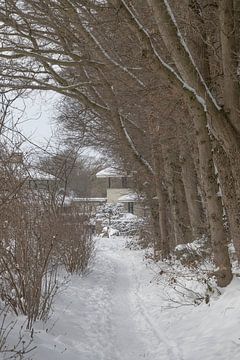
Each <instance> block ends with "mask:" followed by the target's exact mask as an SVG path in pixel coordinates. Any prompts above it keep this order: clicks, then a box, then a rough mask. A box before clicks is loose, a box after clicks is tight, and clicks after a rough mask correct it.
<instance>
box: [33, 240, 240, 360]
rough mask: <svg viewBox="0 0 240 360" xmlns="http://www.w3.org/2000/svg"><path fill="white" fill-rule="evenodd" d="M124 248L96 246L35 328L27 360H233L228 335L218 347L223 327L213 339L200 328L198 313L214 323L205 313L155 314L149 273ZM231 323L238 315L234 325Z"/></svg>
mask: <svg viewBox="0 0 240 360" xmlns="http://www.w3.org/2000/svg"><path fill="white" fill-rule="evenodd" d="M125 241H126V239H123V238H119V237H115V238H112V239H106V238H102V239H98V241H97V254H96V260H95V263H94V265H93V269H92V271H91V272H90V273H89V274H88V275H87V276H85V277H82V278H81V277H78V276H74V277H73V278H72V279H71V282H70V284H69V286H68V287H67V289H66V290H65V291H64V292H62V293H61V294H59V295H58V298H57V301H56V305H55V312H54V315H53V317H52V318H51V319H50V320H49V321H48V323H47V328H46V325H45V327H44V328H43V327H42V325H41V324H40V323H38V324H37V328H36V330H35V343H36V345H37V346H38V347H37V349H36V351H35V354H34V356H33V359H34V360H44V359H47V360H48V359H49V360H61V359H64V360H137V359H139V360H141V359H145V360H201V359H204V360H215V359H216V360H217V359H218V360H219V359H221V360H228V359H229V360H230V359H231V360H233V359H234V360H235V359H239V358H240V347H239V346H240V341H239V339H238V337H239V336H238V335H237V334H235V335H234V336H235V338H233V336H232V335H233V334H232V332H231V331H230V334H231V336H232V338H231V341H230V339H228V338H225V341H227V342H226V343H224V341H223V343H222V344H219V343H218V342H219V341H221V338H222V340H224V328H223V329H221V331H220V332H217V333H216V329H214V328H213V329H212V332H211V330H210V328H211V326H209V328H206V329H205V328H204V327H203V326H202V324H201V318H202V317H203V314H205V315H204V316H208V320H209V323H208V324H206V325H205V326H208V325H210V323H211V321H213V319H215V318H216V316H215V315H214V316H213V315H211V312H209V313H208V314H207V315H206V311H208V309H209V307H207V306H205V307H203V308H202V310H201V309H200V310H199V311H198V310H196V311H194V310H191V309H192V308H191V309H189V310H188V309H187V310H186V309H185V308H183V309H180V310H179V309H171V310H163V306H164V302H165V305H166V299H164V296H163V292H164V291H163V288H162V287H161V286H158V285H157V284H153V283H152V282H151V280H152V278H153V272H152V271H151V270H150V269H148V268H146V265H145V264H144V261H143V259H142V257H143V253H142V252H141V251H131V250H129V249H127V248H125ZM237 287H238V291H239V290H240V287H239V284H237ZM223 297H224V295H223ZM238 305H240V304H239V303H238ZM233 306H235V305H233ZM200 308H201V307H200ZM193 309H195V308H193ZM191 311H192V315H191ZM226 311H227V310H226ZM228 311H229V312H231V307H230V309H228ZM189 313H190V315H189ZM211 316H212V317H211ZM219 316H220V317H222V314H221V312H219ZM205 319H206V318H205ZM239 320H240V316H239V315H238V319H235V322H236V324H237V322H239ZM205 323H206V321H205ZM220 323H222V318H220ZM201 326H202V327H201ZM216 326H218V324H217V325H216ZM213 334H215V335H213ZM239 334H240V331H239ZM226 339H227V340H226ZM226 344H228V345H229V346H228V347H227V346H226Z"/></svg>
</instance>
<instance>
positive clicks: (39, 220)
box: [0, 154, 58, 328]
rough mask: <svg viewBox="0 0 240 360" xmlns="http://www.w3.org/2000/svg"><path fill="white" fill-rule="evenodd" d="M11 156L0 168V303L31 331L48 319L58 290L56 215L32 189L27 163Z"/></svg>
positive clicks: (43, 193) (48, 199) (44, 196)
mask: <svg viewBox="0 0 240 360" xmlns="http://www.w3.org/2000/svg"><path fill="white" fill-rule="evenodd" d="M11 157H12V154H9V156H8V157H7V156H6V154H5V155H4V156H2V161H1V166H0V175H1V179H2V182H1V187H0V218H1V221H0V278H1V285H0V298H1V300H2V301H3V302H4V303H5V304H6V305H8V306H9V307H10V308H11V309H12V310H13V311H14V313H15V314H16V315H18V314H24V315H26V316H27V319H28V321H27V327H28V328H31V326H32V324H33V322H34V321H35V320H36V319H42V320H45V319H46V318H47V316H48V313H49V311H50V308H51V305H52V301H53V297H54V295H55V293H56V291H57V289H58V284H57V266H56V264H55V263H54V262H53V261H52V256H51V254H52V252H53V248H54V242H55V241H56V227H55V225H56V216H55V212H54V210H53V207H52V199H51V196H50V194H49V193H48V192H47V191H46V190H39V189H32V187H31V185H30V183H29V180H28V176H27V172H26V169H25V168H24V166H23V164H22V163H17V162H16V161H15V160H14V161H11Z"/></svg>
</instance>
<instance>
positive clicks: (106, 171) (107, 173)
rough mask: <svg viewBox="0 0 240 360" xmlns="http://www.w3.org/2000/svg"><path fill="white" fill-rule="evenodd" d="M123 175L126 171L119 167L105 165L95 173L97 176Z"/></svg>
mask: <svg viewBox="0 0 240 360" xmlns="http://www.w3.org/2000/svg"><path fill="white" fill-rule="evenodd" d="M124 176H127V174H126V172H124V171H121V170H120V169H117V168H114V167H107V168H105V169H103V170H101V171H99V172H98V173H97V174H96V177H97V178H107V177H124Z"/></svg>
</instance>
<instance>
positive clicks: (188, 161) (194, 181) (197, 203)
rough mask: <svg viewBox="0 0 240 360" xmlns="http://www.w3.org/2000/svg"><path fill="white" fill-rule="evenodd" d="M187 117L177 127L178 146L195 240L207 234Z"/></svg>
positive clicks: (186, 115) (187, 115)
mask: <svg viewBox="0 0 240 360" xmlns="http://www.w3.org/2000/svg"><path fill="white" fill-rule="evenodd" d="M187 117H189V114H186V112H185V117H184V119H182V120H181V121H180V122H179V124H176V126H177V131H178V145H179V149H180V163H181V174H182V181H183V186H184V191H185V196H186V200H187V205H188V210H189V218H190V223H191V228H192V233H193V238H194V239H197V238H199V237H201V236H202V235H203V234H206V226H205V223H204V211H203V207H202V199H201V196H200V194H199V188H200V187H199V184H198V176H197V172H196V169H195V164H194V159H193V156H194V154H193V153H194V152H195V151H196V150H195V149H191V146H190V144H189V140H188V138H187V137H188V136H189V134H191V130H192V129H189V126H188V123H187V122H188V120H187ZM192 135H193V134H192ZM193 136H194V135H193ZM192 154H193V155H192ZM197 166H198V168H199V164H197Z"/></svg>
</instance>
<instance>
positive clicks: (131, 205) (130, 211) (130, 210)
mask: <svg viewBox="0 0 240 360" xmlns="http://www.w3.org/2000/svg"><path fill="white" fill-rule="evenodd" d="M128 212H129V213H131V214H133V202H129V203H128Z"/></svg>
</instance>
